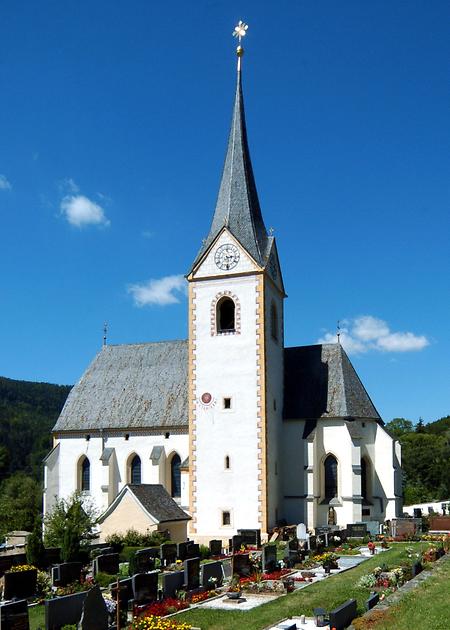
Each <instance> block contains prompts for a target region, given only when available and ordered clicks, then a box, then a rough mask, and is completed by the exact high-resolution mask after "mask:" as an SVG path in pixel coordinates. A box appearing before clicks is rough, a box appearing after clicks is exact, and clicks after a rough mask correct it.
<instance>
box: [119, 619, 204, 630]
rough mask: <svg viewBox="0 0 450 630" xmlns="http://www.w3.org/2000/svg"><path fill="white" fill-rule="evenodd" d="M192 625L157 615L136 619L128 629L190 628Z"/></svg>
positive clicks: (172, 629)
mask: <svg viewBox="0 0 450 630" xmlns="http://www.w3.org/2000/svg"><path fill="white" fill-rule="evenodd" d="M190 628H192V626H191V625H189V624H187V623H180V622H178V621H173V620H172V619H161V617H158V616H155V615H149V616H147V617H139V619H135V620H134V621H133V623H132V624H131V626H128V630H190Z"/></svg>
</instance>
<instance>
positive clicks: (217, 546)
mask: <svg viewBox="0 0 450 630" xmlns="http://www.w3.org/2000/svg"><path fill="white" fill-rule="evenodd" d="M209 551H210V553H211V555H212V556H220V555H222V541H221V540H210V541H209Z"/></svg>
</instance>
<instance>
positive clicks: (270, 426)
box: [264, 279, 284, 527]
mask: <svg viewBox="0 0 450 630" xmlns="http://www.w3.org/2000/svg"><path fill="white" fill-rule="evenodd" d="M264 297H265V339H266V414H267V483H268V525H269V527H274V526H275V525H276V524H277V521H278V520H279V519H280V518H282V513H283V499H282V495H281V485H282V482H281V460H280V457H281V456H282V452H281V450H280V440H281V431H282V429H283V395H284V391H283V360H284V322H283V298H282V296H281V294H280V291H279V290H278V289H277V288H275V286H274V284H273V283H272V282H271V280H269V279H266V281H265V283H264ZM272 304H274V305H275V308H276V315H277V317H276V320H277V321H276V329H277V330H276V338H274V336H273V334H272V332H273V331H272V312H271V308H272Z"/></svg>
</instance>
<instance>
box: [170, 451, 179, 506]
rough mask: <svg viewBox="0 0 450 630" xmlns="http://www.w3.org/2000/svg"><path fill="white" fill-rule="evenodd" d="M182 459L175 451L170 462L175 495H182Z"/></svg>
mask: <svg viewBox="0 0 450 630" xmlns="http://www.w3.org/2000/svg"><path fill="white" fill-rule="evenodd" d="M180 465H181V459H180V456H179V455H178V454H177V453H175V455H174V456H173V457H172V461H171V462H170V479H171V495H172V496H173V497H180V496H181V471H180Z"/></svg>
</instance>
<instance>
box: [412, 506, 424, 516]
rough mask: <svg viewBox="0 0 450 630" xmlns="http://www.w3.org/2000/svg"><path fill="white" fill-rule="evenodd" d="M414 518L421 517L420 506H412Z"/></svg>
mask: <svg viewBox="0 0 450 630" xmlns="http://www.w3.org/2000/svg"><path fill="white" fill-rule="evenodd" d="M413 512H414V518H422V510H421V509H420V508H414V510H413Z"/></svg>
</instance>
